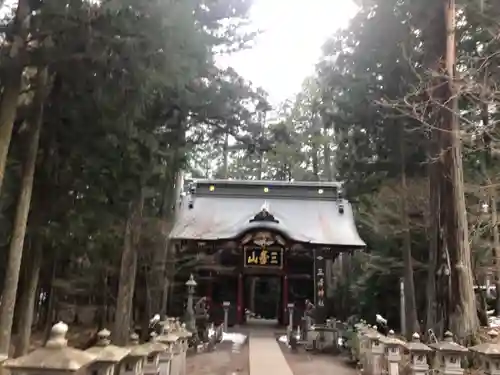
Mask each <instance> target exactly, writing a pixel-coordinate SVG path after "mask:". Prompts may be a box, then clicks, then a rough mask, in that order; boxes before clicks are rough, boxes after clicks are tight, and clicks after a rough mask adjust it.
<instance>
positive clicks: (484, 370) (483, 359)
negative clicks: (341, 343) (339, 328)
mask: <svg viewBox="0 0 500 375" xmlns="http://www.w3.org/2000/svg"><path fill="white" fill-rule="evenodd" d="M489 336H490V342H486V343H483V344H480V345H477V346H474V347H470V348H466V347H464V346H461V345H459V344H458V343H456V342H454V340H453V334H452V333H451V332H446V333H445V338H444V340H443V341H439V342H436V343H433V344H429V345H426V344H424V343H423V342H421V340H420V336H419V334H418V333H414V334H413V338H412V340H411V341H410V342H406V341H405V340H401V339H399V338H397V337H395V335H394V332H393V331H390V332H389V333H388V335H387V336H385V335H381V334H380V333H379V332H378V331H377V327H375V326H374V327H371V326H369V325H366V324H365V323H358V324H357V325H356V327H355V332H353V335H352V336H351V339H350V349H351V356H352V358H353V359H354V360H355V361H356V362H357V364H358V366H359V368H360V369H361V370H362V372H363V374H367V375H382V374H389V375H399V374H415V375H424V374H425V375H426V374H433V373H440V374H444V375H462V374H464V373H465V372H466V371H467V372H469V373H476V374H488V375H490V374H491V375H494V374H495V375H496V374H500V344H497V343H496V341H497V336H498V333H497V332H496V331H494V330H491V331H490V332H489Z"/></svg>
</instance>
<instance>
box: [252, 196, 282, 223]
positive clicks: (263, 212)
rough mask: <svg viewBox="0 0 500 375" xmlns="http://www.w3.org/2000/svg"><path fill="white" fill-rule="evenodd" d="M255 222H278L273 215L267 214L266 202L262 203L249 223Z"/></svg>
mask: <svg viewBox="0 0 500 375" xmlns="http://www.w3.org/2000/svg"><path fill="white" fill-rule="evenodd" d="M255 222H271V223H279V220H277V219H276V218H275V217H274V215H273V214H271V213H270V212H269V203H267V201H264V204H263V205H262V207H261V208H260V211H259V212H258V213H257V215H255V216H254V217H253V219H250V223H255Z"/></svg>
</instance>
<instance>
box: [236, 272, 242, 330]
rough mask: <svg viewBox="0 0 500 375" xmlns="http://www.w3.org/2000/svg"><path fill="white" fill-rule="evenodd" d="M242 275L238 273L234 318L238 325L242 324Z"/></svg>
mask: <svg viewBox="0 0 500 375" xmlns="http://www.w3.org/2000/svg"><path fill="white" fill-rule="evenodd" d="M243 314H244V311H243V275H242V274H241V273H240V274H239V275H238V295H237V301H236V316H237V319H238V324H243Z"/></svg>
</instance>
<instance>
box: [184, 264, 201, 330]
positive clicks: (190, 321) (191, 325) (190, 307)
mask: <svg viewBox="0 0 500 375" xmlns="http://www.w3.org/2000/svg"><path fill="white" fill-rule="evenodd" d="M197 285H198V284H197V283H196V281H195V280H194V277H193V275H192V274H191V276H189V280H188V281H186V288H187V295H188V300H187V306H186V322H187V328H188V330H189V331H191V332H193V333H195V332H196V316H195V314H194V302H193V298H194V291H195V289H196V286H197Z"/></svg>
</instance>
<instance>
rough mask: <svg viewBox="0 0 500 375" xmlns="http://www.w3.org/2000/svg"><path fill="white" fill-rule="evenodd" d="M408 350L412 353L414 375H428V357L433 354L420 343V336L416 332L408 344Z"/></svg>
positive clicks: (411, 360)
mask: <svg viewBox="0 0 500 375" xmlns="http://www.w3.org/2000/svg"><path fill="white" fill-rule="evenodd" d="M406 349H408V352H409V353H410V370H411V372H412V375H426V374H427V373H428V371H429V364H428V363H427V356H428V355H429V353H432V349H431V348H429V347H428V346H427V345H425V344H424V343H422V342H421V341H420V335H419V334H418V333H416V332H415V333H414V334H413V336H412V337H411V341H410V342H409V343H407V344H406Z"/></svg>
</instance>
